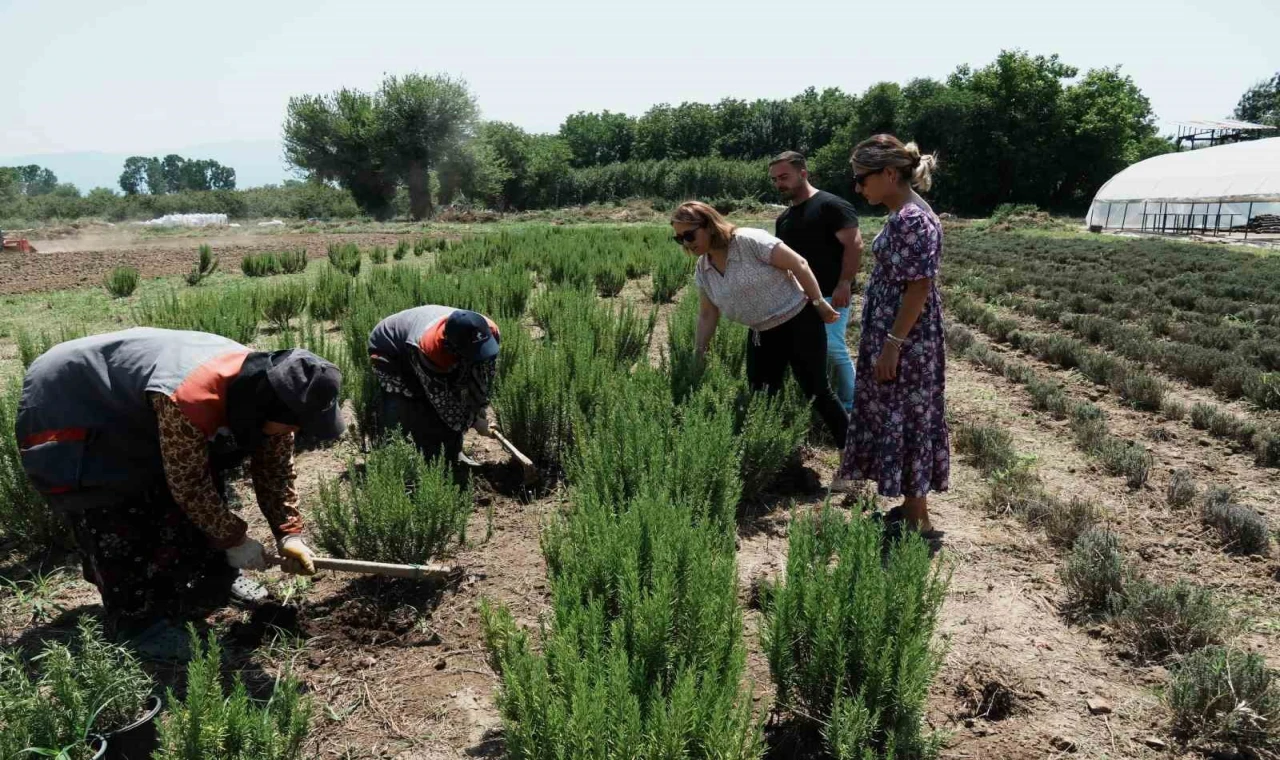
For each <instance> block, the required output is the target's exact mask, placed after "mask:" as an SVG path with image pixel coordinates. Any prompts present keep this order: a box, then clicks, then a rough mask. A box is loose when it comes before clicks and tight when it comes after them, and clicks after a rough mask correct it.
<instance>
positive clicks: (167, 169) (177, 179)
mask: <svg viewBox="0 0 1280 760" xmlns="http://www.w3.org/2000/svg"><path fill="white" fill-rule="evenodd" d="M186 163H187V159H185V158H183V157H182V156H179V155H178V154H176V153H170V154H169V155H167V156H165V157H164V158H163V159H162V160H161V161H160V172H161V176H162V177H163V178H164V192H166V193H177V192H181V191H182V183H183V174H182V167H183V165H184V164H186Z"/></svg>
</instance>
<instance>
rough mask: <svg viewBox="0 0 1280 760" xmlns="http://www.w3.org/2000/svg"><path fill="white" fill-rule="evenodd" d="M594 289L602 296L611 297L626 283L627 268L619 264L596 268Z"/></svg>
mask: <svg viewBox="0 0 1280 760" xmlns="http://www.w3.org/2000/svg"><path fill="white" fill-rule="evenodd" d="M595 279H596V291H597V292H598V293H600V296H601V297H602V298H613V297H614V296H616V295H618V294H619V293H621V292H622V288H623V286H624V285H626V284H627V270H626V269H624V268H623V267H622V266H621V265H610V266H604V267H601V268H599V269H597V270H596V278H595Z"/></svg>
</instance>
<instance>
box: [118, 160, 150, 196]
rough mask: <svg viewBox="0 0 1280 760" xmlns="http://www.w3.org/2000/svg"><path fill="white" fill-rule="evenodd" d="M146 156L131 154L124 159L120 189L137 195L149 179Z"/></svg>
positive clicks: (128, 193) (126, 193) (127, 193)
mask: <svg viewBox="0 0 1280 760" xmlns="http://www.w3.org/2000/svg"><path fill="white" fill-rule="evenodd" d="M149 160H150V159H148V158H146V157H145V156H130V157H129V158H126V159H125V160H124V171H122V172H120V189H121V190H123V191H124V194H125V195H137V194H138V193H140V192H142V186H143V184H145V183H146V181H147V162H148V161H149Z"/></svg>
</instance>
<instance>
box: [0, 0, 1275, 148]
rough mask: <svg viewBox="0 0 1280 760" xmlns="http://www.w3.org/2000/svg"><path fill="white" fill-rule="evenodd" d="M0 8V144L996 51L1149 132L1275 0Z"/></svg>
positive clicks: (264, 127) (144, 136)
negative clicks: (411, 87)
mask: <svg viewBox="0 0 1280 760" xmlns="http://www.w3.org/2000/svg"><path fill="white" fill-rule="evenodd" d="M1207 7H1208V8H1212V6H1211V5H1210V6H1206V5H1205V4H1204V3H1203V2H1200V3H1192V2H1183V0H1162V1H1161V2H1154V1H1152V0H1142V1H1141V2H1126V1H1125V0H1107V1H1106V2H1103V1H1101V0H1073V2H1036V1H1035V0H1032V1H1030V2H1027V1H1023V2H993V1H987V2H956V1H955V0H917V2H914V3H877V4H870V3H858V2H850V1H849V0H843V1H842V2H827V0H808V2H787V3H781V2H775V3H758V2H732V3H730V2H723V1H720V0H716V1H714V2H701V3H698V2H688V1H687V0H686V1H685V2H668V0H644V1H643V2H631V3H618V2H589V3H588V2H546V3H538V2H530V1H527V0H526V1H524V2H509V1H508V0H497V1H490V2H483V1H479V2H477V1H475V0H473V1H472V2H458V1H457V0H450V1H449V2H442V1H441V0H418V2H398V1H396V0H343V1H342V2H331V1H330V0H305V1H299V0H258V1H257V2H248V1H247V0H221V1H220V2H215V3H210V2H201V3H197V2H189V1H188V0H168V1H166V2H156V1H152V0H123V1H121V0H117V1H116V2H112V1H111V0H107V2H102V1H101V0H98V1H96V2H90V1H88V0H38V1H37V0H24V1H23V2H12V1H10V0H0V30H4V36H5V39H6V42H7V44H6V47H7V50H6V53H5V56H4V58H3V60H2V61H0V109H2V110H3V116H0V156H5V155H19V154H31V153H56V152H67V151H107V152H121V153H147V154H151V153H154V152H157V151H158V150H165V149H169V148H171V147H176V146H182V145H195V144H201V143H210V142H226V141H236V140H274V139H278V138H279V135H280V125H281V122H282V120H283V116H284V111H285V104H286V102H287V100H288V98H289V97H290V96H291V95H295V94H301V93H318V92H329V91H331V90H334V89H336V88H339V87H343V86H349V87H356V88H362V89H373V88H375V87H376V86H377V84H378V82H379V81H380V80H381V78H382V75H383V73H405V72H409V71H415V70H416V71H423V72H449V73H451V74H454V75H458V76H461V77H463V78H465V79H466V80H467V81H468V82H469V83H470V85H471V87H472V89H473V91H474V92H475V94H476V95H477V97H478V100H479V103H480V106H481V108H482V110H483V114H484V116H485V117H486V118H489V119H502V120H506V121H512V122H515V123H516V124H519V125H521V126H523V127H525V128H527V129H531V130H539V131H542V130H547V131H549V130H554V129H555V128H556V127H557V126H558V125H559V123H560V121H561V120H562V119H563V118H564V117H565V116H566V115H567V114H570V113H573V112H576V111H579V110H599V109H605V108H607V109H611V110H615V111H626V112H629V113H640V112H642V111H644V110H645V109H646V108H647V107H649V106H651V105H653V104H654V103H657V102H662V101H669V102H673V103H674V102H680V101H682V100H704V101H715V100H719V99H720V98H722V97H726V96H734V97H741V98H756V97H783V96H790V95H792V94H795V93H797V92H799V91H800V90H802V89H803V88H805V87H806V86H809V85H813V86H816V87H819V88H821V87H826V86H840V87H842V88H844V89H845V90H848V91H852V92H861V91H862V90H863V89H864V88H866V87H867V85H869V84H871V83H873V82H876V81H880V80H894V81H901V82H905V81H907V80H908V79H910V78H912V77H916V76H933V77H943V76H945V75H947V74H948V73H949V72H951V71H952V70H953V69H954V68H955V67H956V66H957V65H958V64H962V63H969V64H972V65H975V66H980V65H984V64H986V63H988V62H990V61H991V60H992V59H993V58H994V57H995V55H996V54H997V53H998V51H999V50H1000V49H1001V48H1013V47H1018V48H1022V49H1025V50H1028V51H1030V52H1033V53H1046V54H1047V53H1054V52H1056V53H1059V54H1061V56H1062V58H1063V59H1064V60H1065V61H1066V62H1068V63H1071V64H1073V65H1076V66H1078V67H1080V68H1081V69H1082V70H1084V69H1087V68H1090V67H1097V66H1106V65H1114V64H1122V65H1123V67H1124V71H1125V72H1127V73H1129V74H1131V75H1132V76H1133V77H1134V79H1135V80H1136V81H1137V82H1138V84H1139V86H1141V87H1142V89H1143V90H1144V91H1145V92H1146V93H1147V95H1148V97H1150V98H1151V100H1152V103H1153V105H1154V107H1155V109H1156V112H1157V114H1158V116H1159V117H1160V119H1161V121H1162V123H1168V122H1171V121H1173V120H1177V119H1186V118H1212V117H1221V116H1226V115H1228V113H1229V112H1230V111H1231V109H1232V108H1233V107H1234V105H1235V102H1236V100H1237V98H1238V97H1239V95H1240V93H1241V92H1242V91H1243V90H1244V89H1245V88H1246V87H1248V86H1249V85H1251V84H1252V83H1254V82H1256V81H1258V80H1260V79H1262V78H1264V77H1267V76H1270V75H1271V74H1274V73H1275V72H1276V71H1277V70H1278V69H1280V43H1277V41H1276V38H1275V36H1274V35H1275V31H1274V30H1275V29H1277V28H1280V2H1277V1H1276V0H1237V2H1234V3H1231V4H1229V5H1224V6H1223V8H1224V10H1223V11H1222V13H1220V14H1214V13H1212V12H1209V13H1206V12H1205V10H1204V9H1205V8H1207Z"/></svg>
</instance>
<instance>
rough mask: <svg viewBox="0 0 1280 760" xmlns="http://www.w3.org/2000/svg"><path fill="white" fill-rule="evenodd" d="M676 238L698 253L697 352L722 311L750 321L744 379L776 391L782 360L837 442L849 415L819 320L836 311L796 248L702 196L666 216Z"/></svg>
mask: <svg viewBox="0 0 1280 760" xmlns="http://www.w3.org/2000/svg"><path fill="white" fill-rule="evenodd" d="M671 228H672V229H673V230H675V240H676V242H677V243H679V244H680V245H682V246H684V249H685V251H687V252H688V253H690V254H692V255H695V256H697V257H698V265H697V270H696V274H695V279H696V281H697V284H698V297H699V308H698V327H697V335H696V340H695V345H696V349H697V353H698V356H699V357H702V356H703V355H704V354H705V353H706V351H707V347H708V346H709V345H711V338H712V336H713V335H715V332H716V325H717V324H719V322H720V317H721V316H724V317H726V318H728V319H730V320H733V321H734V322H740V323H742V324H744V325H746V326H747V327H750V328H751V336H750V338H749V340H748V343H747V382H749V383H750V384H751V387H752V388H753V389H755V390H767V391H768V392H770V393H776V392H777V391H778V390H779V389H780V388H781V387H782V383H783V380H784V378H785V377H786V371H787V367H788V366H789V367H791V371H792V372H793V373H795V377H796V381H797V382H798V383H799V385H800V389H801V390H802V391H804V394H805V395H806V396H808V397H809V400H810V401H811V402H812V403H813V404H814V407H815V408H816V409H817V410H818V413H819V414H820V415H822V419H823V422H824V423H826V425H827V429H828V430H830V431H831V434H832V435H833V436H834V437H835V440H836V445H838V446H843V445H844V439H845V433H846V432H848V427H849V418H848V416H847V415H846V414H845V412H844V408H843V407H842V406H841V405H840V402H839V401H838V400H837V399H836V396H835V393H834V392H832V390H831V384H830V382H829V381H828V379H827V333H826V328H825V327H824V326H823V324H824V323H829V322H834V321H836V320H837V319H839V316H840V315H839V314H837V313H836V310H835V309H833V308H832V307H831V305H830V304H829V303H827V302H826V301H825V300H824V299H823V298H822V291H821V289H819V287H818V281H817V279H816V278H815V277H814V276H813V272H812V271H811V270H810V269H809V264H808V263H807V262H805V260H804V258H803V257H801V256H800V254H798V253H796V252H795V251H793V250H791V249H790V248H788V247H787V246H786V244H785V243H783V242H782V241H781V240H779V239H778V238H776V237H774V236H773V235H770V234H769V233H767V232H765V231H764V230H757V229H750V228H746V227H735V226H733V225H732V224H730V223H729V222H728V220H726V219H725V218H724V217H723V216H721V215H720V213H719V212H718V211H716V210H715V209H714V208H712V207H710V206H708V205H707V204H705V203H700V202H698V201H689V202H687V203H683V204H681V205H680V207H679V208H677V209H676V211H675V213H674V214H673V215H672V216H671Z"/></svg>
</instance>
